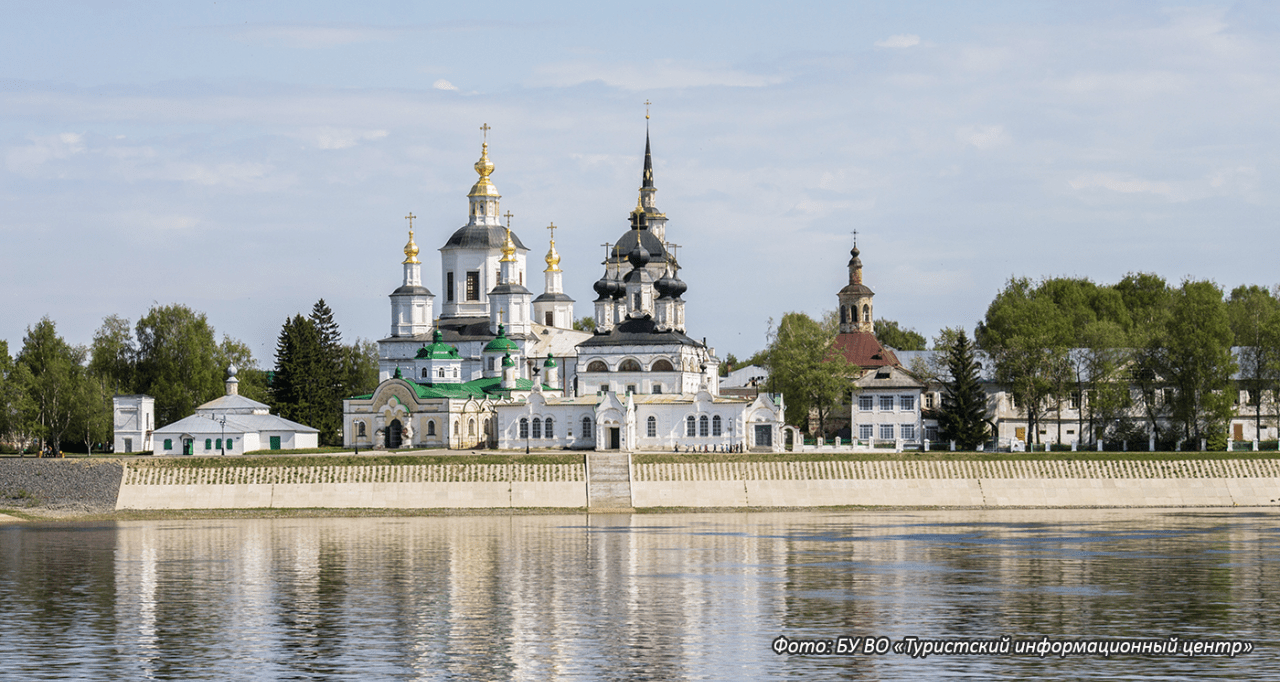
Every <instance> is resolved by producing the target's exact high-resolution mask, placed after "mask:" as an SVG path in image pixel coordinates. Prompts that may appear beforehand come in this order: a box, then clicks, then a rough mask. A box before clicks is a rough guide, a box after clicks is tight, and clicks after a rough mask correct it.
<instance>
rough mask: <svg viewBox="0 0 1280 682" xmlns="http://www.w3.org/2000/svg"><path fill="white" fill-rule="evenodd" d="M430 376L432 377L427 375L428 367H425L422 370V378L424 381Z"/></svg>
mask: <svg viewBox="0 0 1280 682" xmlns="http://www.w3.org/2000/svg"><path fill="white" fill-rule="evenodd" d="M428 376H430V375H429V374H428V373H427V368H426V367H423V368H422V378H423V379H426V378H427V377H428Z"/></svg>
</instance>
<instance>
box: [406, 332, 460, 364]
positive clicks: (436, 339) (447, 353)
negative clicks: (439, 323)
mask: <svg viewBox="0 0 1280 682" xmlns="http://www.w3.org/2000/svg"><path fill="white" fill-rule="evenodd" d="M416 357H417V358H418V359H419V360H449V359H452V358H456V357H458V349H457V348H455V347H453V346H450V345H448V344H446V343H445V342H444V332H442V331H440V330H439V329H437V330H436V331H435V334H432V336H431V343H430V344H429V345H424V346H423V347H422V348H419V349H418V354H417V356H416Z"/></svg>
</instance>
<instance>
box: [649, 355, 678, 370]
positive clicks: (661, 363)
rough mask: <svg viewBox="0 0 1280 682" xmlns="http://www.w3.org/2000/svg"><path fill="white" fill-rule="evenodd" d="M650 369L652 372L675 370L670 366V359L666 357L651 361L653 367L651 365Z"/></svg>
mask: <svg viewBox="0 0 1280 682" xmlns="http://www.w3.org/2000/svg"><path fill="white" fill-rule="evenodd" d="M650 371H652V372H674V371H675V368H674V367H672V366H671V361H670V360H668V359H666V358H660V359H659V360H658V361H657V362H655V363H653V367H651V368H650Z"/></svg>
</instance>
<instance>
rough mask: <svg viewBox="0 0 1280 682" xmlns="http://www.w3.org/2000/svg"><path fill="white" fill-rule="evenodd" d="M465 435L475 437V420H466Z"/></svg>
mask: <svg viewBox="0 0 1280 682" xmlns="http://www.w3.org/2000/svg"><path fill="white" fill-rule="evenodd" d="M467 435H468V436H475V435H476V420H475V419H468V420H467Z"/></svg>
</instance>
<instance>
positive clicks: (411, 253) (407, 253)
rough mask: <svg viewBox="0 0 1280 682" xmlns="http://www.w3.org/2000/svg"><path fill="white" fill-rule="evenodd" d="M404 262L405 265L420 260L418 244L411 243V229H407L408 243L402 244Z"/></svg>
mask: <svg viewBox="0 0 1280 682" xmlns="http://www.w3.org/2000/svg"><path fill="white" fill-rule="evenodd" d="M404 262H405V264H406V265H408V264H411V263H421V262H422V261H420V260H418V245H417V244H415V243H413V230H409V243H408V244H405V245H404Z"/></svg>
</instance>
